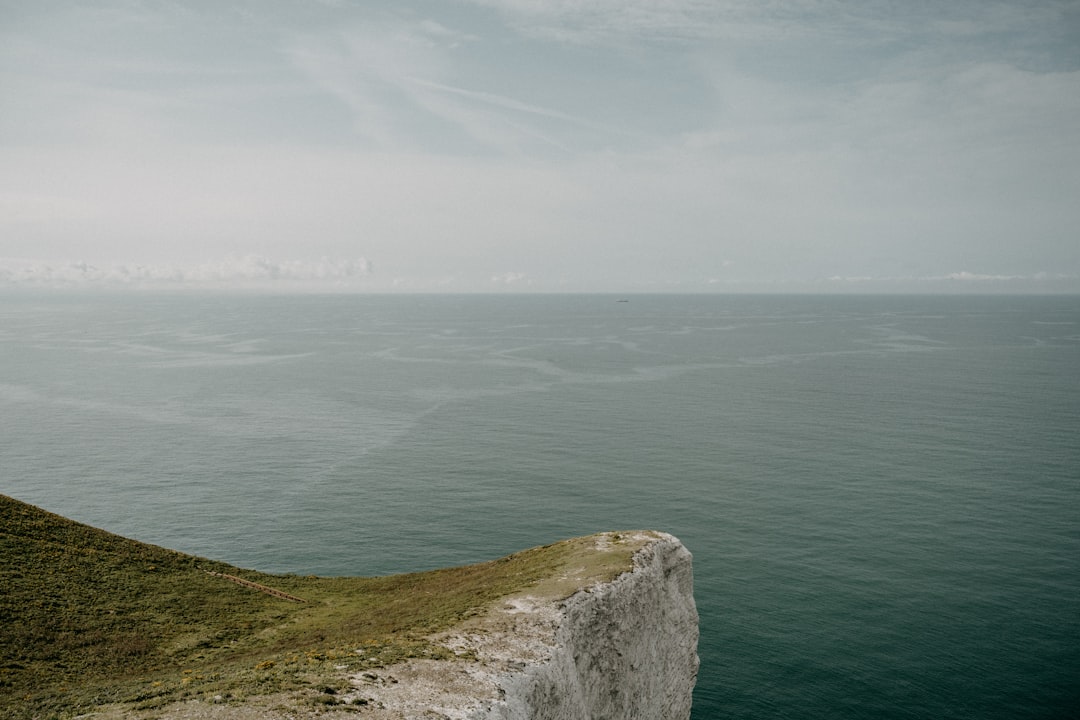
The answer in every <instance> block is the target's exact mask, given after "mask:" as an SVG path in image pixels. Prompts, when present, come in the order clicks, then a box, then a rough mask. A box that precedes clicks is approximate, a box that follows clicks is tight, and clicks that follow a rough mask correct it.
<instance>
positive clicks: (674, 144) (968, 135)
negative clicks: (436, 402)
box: [0, 0, 1080, 293]
mask: <svg viewBox="0 0 1080 720" xmlns="http://www.w3.org/2000/svg"><path fill="white" fill-rule="evenodd" d="M82 286H86V287H103V288H187V287H199V288H231V287H237V288H257V289H279V290H302V291H320V292H321V291H326V292H338V291H345V292H612V293H632V292H980V293H981V292H1080V2H1078V1H1077V0H908V1H905V2H896V1H895V0H852V1H848V0H439V1H434V0H432V1H428V2H425V1H419V0H394V1H393V2H382V1H381V0H358V1H355V2H353V1H351V0H321V1H316V0H304V1H301V0H248V1H245V0H234V1H231V2H219V1H217V0H213V1H205V2H202V1H196V0H189V1H186V2H182V1H179V0H177V1H173V0H67V1H65V0H35V1H33V2H30V1H28V0H0V287H82Z"/></svg>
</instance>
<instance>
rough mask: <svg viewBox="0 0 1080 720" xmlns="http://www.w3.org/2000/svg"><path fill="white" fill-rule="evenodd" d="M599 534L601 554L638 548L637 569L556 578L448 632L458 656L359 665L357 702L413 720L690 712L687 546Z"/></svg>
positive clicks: (644, 536) (656, 536)
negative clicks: (607, 576) (602, 576)
mask: <svg viewBox="0 0 1080 720" xmlns="http://www.w3.org/2000/svg"><path fill="white" fill-rule="evenodd" d="M595 538H596V543H597V551H598V555H602V554H603V552H604V551H605V550H606V549H607V548H608V547H609V546H611V545H613V544H620V545H625V544H630V545H631V546H632V547H633V548H634V555H633V570H632V571H630V572H625V573H623V574H621V575H619V576H618V577H616V578H615V579H613V580H604V581H595V580H594V579H593V578H592V577H591V576H590V573H591V572H595V569H590V568H588V567H582V568H581V569H580V570H579V571H578V572H577V573H571V574H569V575H567V576H564V577H560V578H553V579H552V581H551V582H550V583H547V584H546V585H541V586H540V587H538V588H533V589H531V590H530V592H529V593H528V594H527V595H521V596H516V597H512V598H510V599H508V600H507V601H505V602H504V603H502V604H500V606H499V607H497V608H493V609H491V611H490V612H489V613H487V614H486V615H485V616H483V617H481V618H478V619H476V620H475V621H471V622H469V623H467V624H466V625H464V626H461V627H459V628H456V629H455V630H453V631H452V632H449V633H444V634H443V635H441V636H440V637H439V638H438V640H439V642H441V643H442V644H444V645H445V646H447V647H450V648H452V649H454V650H455V652H457V653H458V654H459V659H458V660H454V661H449V662H447V661H433V660H414V661H409V662H406V663H403V664H400V665H396V666H393V667H390V668H386V669H383V670H379V671H378V672H365V673H360V674H358V675H357V676H355V677H354V678H353V679H352V682H353V686H354V692H353V693H352V698H351V700H352V701H354V702H357V701H359V702H364V703H365V704H367V707H368V708H369V711H370V712H371V715H369V717H382V718H406V719H408V720H412V719H413V718H417V719H419V718H440V717H441V718H451V719H453V720H584V719H588V718H610V719H612V720H617V719H622V718H627V719H630V718H648V719H649V720H685V719H686V718H688V717H689V715H690V704H691V694H692V691H693V688H694V682H695V679H696V677H697V669H698V657H697V639H698V616H697V610H696V608H695V605H694V597H693V572H692V568H691V556H690V553H689V552H688V551H687V550H686V548H685V547H683V545H682V544H681V543H680V542H679V541H678V540H677V539H676V538H674V537H673V536H671V535H667V534H664V533H658V532H637V533H623V534H616V533H603V534H600V535H597V536H595ZM575 587H576V588H578V590H577V592H574V593H573V594H572V595H570V597H568V598H567V597H566V594H567V589H571V590H572V589H573V588H575Z"/></svg>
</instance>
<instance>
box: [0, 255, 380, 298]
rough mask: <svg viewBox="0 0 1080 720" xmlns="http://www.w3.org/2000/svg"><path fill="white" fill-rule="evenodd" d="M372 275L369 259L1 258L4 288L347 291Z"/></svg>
mask: <svg viewBox="0 0 1080 720" xmlns="http://www.w3.org/2000/svg"><path fill="white" fill-rule="evenodd" d="M370 273H371V264H370V263H369V262H368V261H367V260H366V259H365V258H362V257H360V258H353V259H332V258H321V259H318V260H271V259H269V258H265V257H261V256H258V255H247V256H244V257H226V258H223V259H221V260H218V261H216V262H207V263H201V264H189V265H184V264H168V263H159V264H137V263H120V264H92V263H88V262H85V261H80V262H74V263H66V264H54V263H47V262H41V261H37V260H25V259H12V258H0V286H15V287H98V288H109V287H113V288H120V287H128V288H185V287H191V288H222V289H232V288H237V289H241V288H242V289H312V290H314V289H325V290H334V289H347V288H357V287H359V286H360V284H361V283H362V282H363V280H364V278H366V277H367V276H368V275H370Z"/></svg>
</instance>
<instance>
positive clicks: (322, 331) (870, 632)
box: [0, 291, 1080, 720]
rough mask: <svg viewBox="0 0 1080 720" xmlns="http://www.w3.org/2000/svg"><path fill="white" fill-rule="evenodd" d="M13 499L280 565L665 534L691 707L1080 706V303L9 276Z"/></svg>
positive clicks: (7, 389) (0, 304)
mask: <svg viewBox="0 0 1080 720" xmlns="http://www.w3.org/2000/svg"><path fill="white" fill-rule="evenodd" d="M0 492H2V493H4V494H7V495H11V496H13V497H16V498H18V499H20V500H23V501H26V502H30V503H33V504H35V505H39V506H41V507H43V508H45V509H47V510H50V511H52V512H56V513H59V514H62V515H65V516H68V517H71V518H74V519H76V520H79V521H82V522H85V523H89V524H91V525H94V526H97V527H101V528H104V529H107V530H110V531H112V532H115V533H119V534H121V535H125V536H128V537H132V538H136V539H139V540H142V541H146V542H150V543H154V544H157V545H162V546H166V547H169V548H174V549H177V550H181V551H184V552H188V553H194V554H197V555H200V556H204V557H210V558H214V559H218V560H223V561H227V562H230V563H233V564H236V565H239V566H242V567H247V568H254V569H258V570H263V571H268V572H277V573H299V574H319V575H383V574H389V573H397V572H405V571H415V570H425V569H429V568H437V567H443V566H449V565H459V564H466V563H473V562H478V561H483V560H490V559H494V558H497V557H500V556H503V555H506V554H509V553H512V552H515V551H518V550H522V549H524V548H528V547H532V546H536V545H542V544H547V543H551V542H554V541H557V540H560V539H563V538H569V537H574V536H579V535H586V534H590V533H594V532H598V531H602V530H631V529H640V528H647V529H657V530H663V531H667V532H670V533H673V534H674V535H676V536H677V537H679V538H680V539H681V540H682V541H683V543H684V544H685V545H686V546H687V547H688V548H689V549H690V551H691V552H692V553H693V556H694V575H695V589H694V593H695V598H696V602H697V607H698V610H699V613H700V617H701V637H700V643H699V653H700V657H701V670H700V674H699V677H698V681H697V689H696V691H695V696H694V710H693V718H694V719H695V720H711V719H713V718H738V719H742V718H746V719H751V718H761V719H763V720H764V719H777V718H838V719H843V720H846V719H851V720H854V719H856V718H859V719H861V718H873V719H874V720H891V719H901V718H911V719H915V718H919V719H924V718H936V719H945V718H1003V719H1004V718H1008V719H1010V720H1012V719H1016V718H1045V719H1060V718H1077V717H1080V296H812V295H807V296H763V295H629V296H625V297H616V296H612V295H445V296H439V295H250V294H191V293H188V294H182V293H178V294H153V293H137V292H129V293H126V294H114V295H109V294H91V293H88V292H81V293H80V292H61V291H54V292H8V293H7V294H4V295H0Z"/></svg>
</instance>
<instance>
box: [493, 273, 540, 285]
mask: <svg viewBox="0 0 1080 720" xmlns="http://www.w3.org/2000/svg"><path fill="white" fill-rule="evenodd" d="M491 282H492V284H495V285H532V280H530V279H529V276H528V275H526V274H525V273H523V272H504V273H500V274H497V275H492V276H491Z"/></svg>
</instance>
